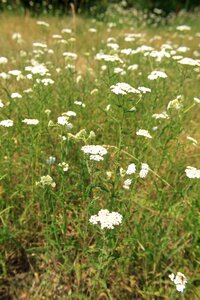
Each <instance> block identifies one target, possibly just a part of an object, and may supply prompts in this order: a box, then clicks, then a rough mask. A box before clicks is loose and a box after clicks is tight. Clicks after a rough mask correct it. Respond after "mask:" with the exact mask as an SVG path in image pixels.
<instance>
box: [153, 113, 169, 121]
mask: <svg viewBox="0 0 200 300" xmlns="http://www.w3.org/2000/svg"><path fill="white" fill-rule="evenodd" d="M152 118H154V119H156V120H157V119H169V116H168V114H167V112H166V111H163V112H161V113H160V114H153V115H152Z"/></svg>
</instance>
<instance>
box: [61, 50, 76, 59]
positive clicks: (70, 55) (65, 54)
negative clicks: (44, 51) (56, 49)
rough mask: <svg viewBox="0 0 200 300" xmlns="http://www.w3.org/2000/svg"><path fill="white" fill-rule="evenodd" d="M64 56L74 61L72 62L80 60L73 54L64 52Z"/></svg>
mask: <svg viewBox="0 0 200 300" xmlns="http://www.w3.org/2000/svg"><path fill="white" fill-rule="evenodd" d="M63 56H64V57H65V58H67V59H72V60H76V59H77V58H78V55H77V54H76V53H73V52H64V53H63Z"/></svg>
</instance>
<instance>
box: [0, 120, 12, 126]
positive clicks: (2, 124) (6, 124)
mask: <svg viewBox="0 0 200 300" xmlns="http://www.w3.org/2000/svg"><path fill="white" fill-rule="evenodd" d="M0 126H4V127H12V126H13V121H12V120H3V121H0Z"/></svg>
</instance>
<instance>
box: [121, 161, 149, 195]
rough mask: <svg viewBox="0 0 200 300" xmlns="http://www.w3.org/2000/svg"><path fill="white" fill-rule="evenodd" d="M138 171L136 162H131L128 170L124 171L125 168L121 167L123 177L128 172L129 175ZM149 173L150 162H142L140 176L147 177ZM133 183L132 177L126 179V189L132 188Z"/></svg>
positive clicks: (124, 184) (124, 186)
mask: <svg viewBox="0 0 200 300" xmlns="http://www.w3.org/2000/svg"><path fill="white" fill-rule="evenodd" d="M135 172H136V165H135V164H134V163H132V164H130V165H129V166H128V168H127V170H126V172H124V170H123V169H122V168H121V169H120V175H121V176H122V177H124V176H125V175H126V174H127V175H132V174H135ZM148 173H149V166H148V164H146V163H142V164H141V170H140V172H139V177H140V178H145V177H146V176H147V174H148ZM131 184H132V179H131V178H128V179H126V180H125V181H124V183H123V188H124V189H125V190H129V189H130V186H131Z"/></svg>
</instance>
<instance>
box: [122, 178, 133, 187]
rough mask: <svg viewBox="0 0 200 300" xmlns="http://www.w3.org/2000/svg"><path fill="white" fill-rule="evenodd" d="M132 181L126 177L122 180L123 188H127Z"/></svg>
mask: <svg viewBox="0 0 200 300" xmlns="http://www.w3.org/2000/svg"><path fill="white" fill-rule="evenodd" d="M131 183H132V179H130V178H128V179H126V180H125V181H124V184H123V188H124V189H125V190H129V189H130V186H131Z"/></svg>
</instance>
